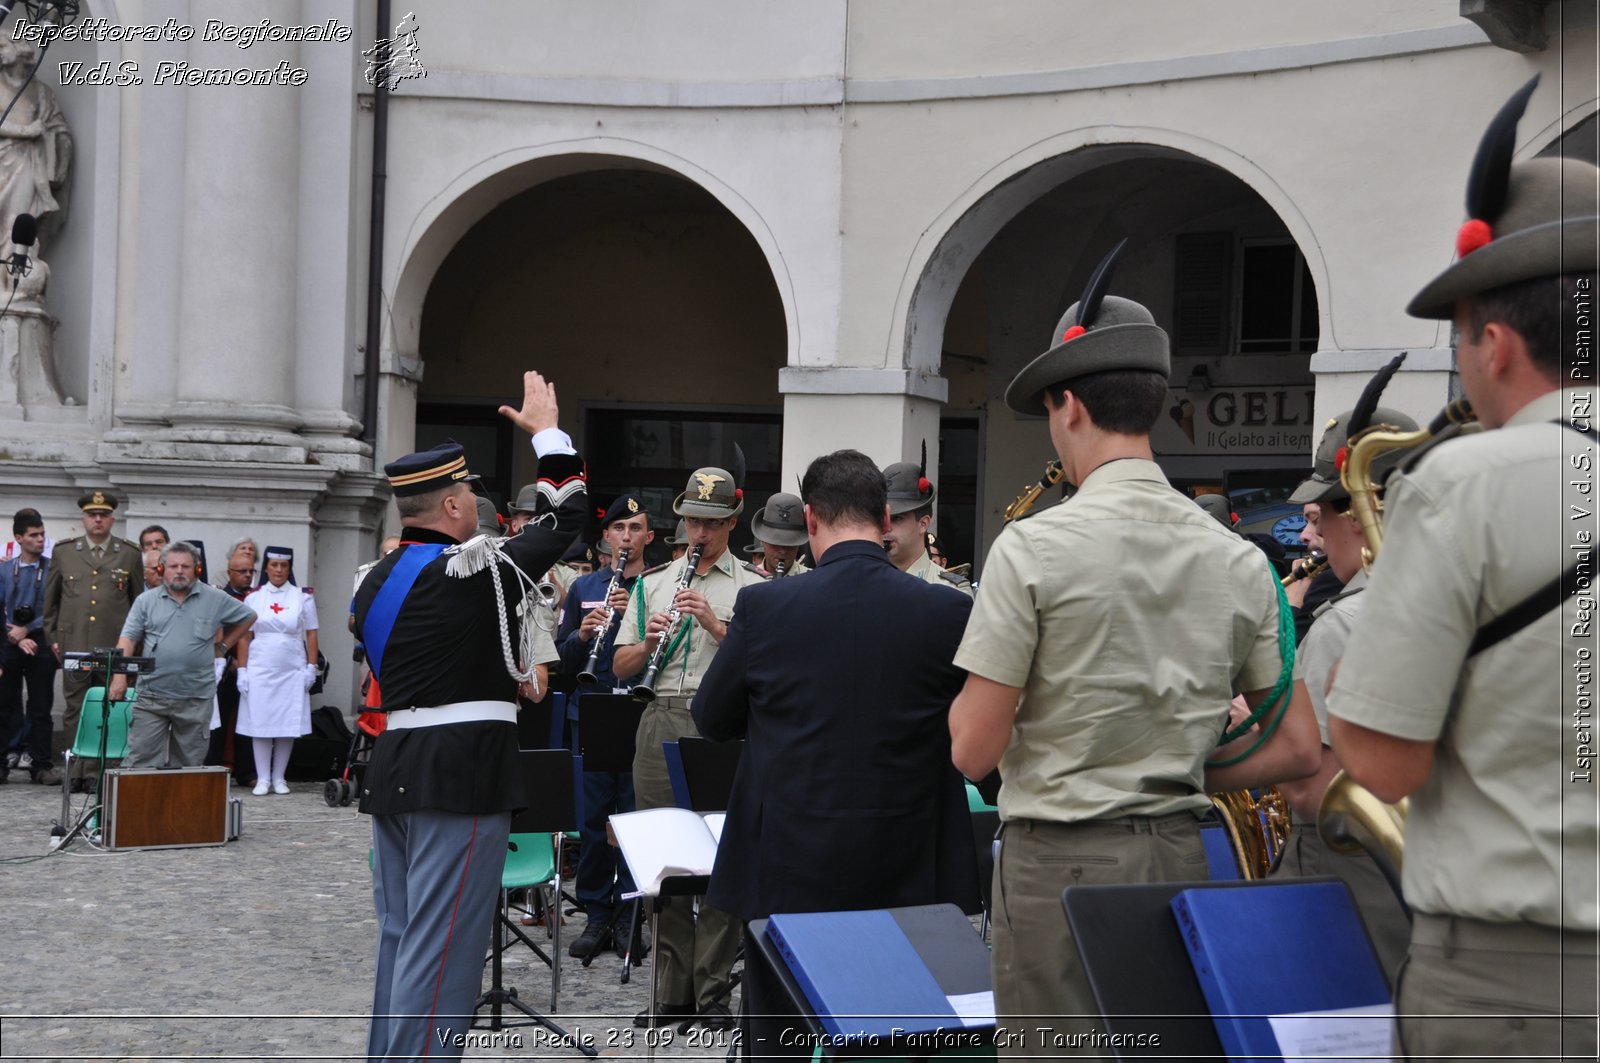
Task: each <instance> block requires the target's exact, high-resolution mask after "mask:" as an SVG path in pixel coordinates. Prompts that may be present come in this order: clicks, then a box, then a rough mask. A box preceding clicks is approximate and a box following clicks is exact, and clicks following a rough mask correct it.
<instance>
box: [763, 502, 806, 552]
mask: <svg viewBox="0 0 1600 1063" xmlns="http://www.w3.org/2000/svg"><path fill="white" fill-rule="evenodd" d="M750 534H751V535H754V536H755V537H756V538H757V539H759V540H760V541H761V542H764V543H771V544H772V545H773V546H804V545H805V544H806V542H807V540H809V539H810V538H811V537H810V536H809V535H808V534H807V533H806V507H805V503H804V502H801V501H800V496H799V495H791V494H785V493H784V492H782V491H780V492H778V493H777V494H775V495H773V496H772V497H771V498H769V499H767V504H766V505H764V506H762V507H761V508H760V509H758V510H756V515H755V516H753V517H751V518H750Z"/></svg>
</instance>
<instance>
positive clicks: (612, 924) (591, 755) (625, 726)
mask: <svg viewBox="0 0 1600 1063" xmlns="http://www.w3.org/2000/svg"><path fill="white" fill-rule="evenodd" d="M644 709H645V703H644V702H642V701H640V700H638V699H637V698H635V697H634V696H633V695H632V694H579V695H578V752H579V754H580V755H582V757H583V770H584V771H586V772H590V771H599V772H616V773H619V774H622V773H631V772H632V771H633V754H634V743H635V740H636V739H637V738H638V736H639V718H640V717H641V716H643V715H644ZM624 811H631V809H626V810H624ZM624 908H626V909H627V911H628V947H627V948H626V949H625V950H624V952H623V956H622V984H623V985H627V984H628V982H629V980H630V978H631V974H632V972H631V968H633V967H637V966H639V965H640V964H642V963H643V962H644V956H643V951H644V950H643V949H642V948H640V949H639V952H638V953H635V951H634V949H635V946H636V945H639V944H640V942H639V941H638V939H637V935H638V933H639V930H638V922H639V919H638V914H639V902H638V900H637V899H635V900H633V901H631V902H629V903H628V904H626V905H622V904H616V905H612V907H611V915H610V916H609V917H608V918H607V919H606V924H605V931H606V932H605V933H603V934H601V936H600V941H601V942H604V941H607V940H610V937H609V935H610V934H611V932H613V931H615V930H616V927H617V921H618V920H619V919H621V918H622V912H623V909H624ZM603 951H604V947H603V946H602V945H600V944H596V946H595V948H594V950H593V951H592V952H590V953H589V954H588V955H587V956H585V957H583V966H584V967H588V966H589V965H590V964H592V963H593V962H594V958H595V957H596V956H598V955H599V954H600V953H601V952H603Z"/></svg>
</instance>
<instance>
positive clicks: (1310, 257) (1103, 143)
mask: <svg viewBox="0 0 1600 1063" xmlns="http://www.w3.org/2000/svg"><path fill="white" fill-rule="evenodd" d="M1137 158H1179V159H1188V160H1190V161H1197V162H1202V163H1209V164H1210V165H1212V166H1215V167H1217V168H1219V169H1221V170H1222V171H1224V172H1225V173H1227V174H1229V175H1231V176H1233V177H1235V178H1237V179H1238V180H1240V181H1242V182H1243V183H1244V184H1245V185H1246V186H1248V187H1249V188H1250V189H1251V190H1252V191H1254V192H1255V193H1256V194H1257V195H1259V196H1260V197H1261V199H1262V200H1263V201H1264V202H1265V203H1266V204H1267V206H1268V207H1270V208H1271V209H1272V210H1273V211H1274V212H1275V213H1276V214H1277V216H1278V217H1279V219H1280V220H1281V221H1282V222H1283V224H1284V227H1285V228H1286V229H1287V230H1288V232H1289V235H1290V236H1291V237H1292V238H1293V240H1294V242H1295V243H1296V244H1297V245H1298V246H1299V248H1300V251H1301V254H1302V255H1303V256H1304V257H1305V260H1306V264H1307V267H1308V269H1309V270H1310V272H1311V276H1312V280H1313V283H1314V285H1315V287H1316V290H1317V297H1318V308H1319V313H1320V317H1321V322H1320V325H1321V330H1322V335H1323V336H1325V337H1328V338H1329V339H1330V340H1331V339H1332V321H1333V313H1332V304H1331V299H1330V296H1329V285H1328V270H1327V264H1326V262H1325V261H1324V258H1323V255H1322V252H1321V248H1320V246H1319V245H1318V243H1317V241H1316V237H1315V234H1314V233H1313V231H1312V229H1311V225H1310V223H1309V222H1308V221H1307V220H1306V218H1305V216H1304V214H1303V213H1302V212H1301V211H1300V209H1299V207H1298V206H1297V205H1296V204H1295V202H1294V200H1293V199H1292V198H1291V197H1290V196H1289V194H1288V192H1287V191H1285V190H1284V189H1283V188H1282V186H1280V185H1279V184H1278V183H1277V182H1276V181H1275V180H1274V179H1273V178H1272V177H1271V175H1269V174H1268V173H1266V172H1265V171H1264V170H1262V169H1261V168H1260V167H1258V166H1256V165H1255V164H1254V163H1253V162H1251V161H1250V160H1249V159H1247V158H1245V157H1244V156H1241V155H1239V154H1237V153H1236V152H1234V151H1232V150H1230V149H1228V148H1227V147H1225V146H1223V145H1221V144H1218V143H1216V142H1215V141H1212V140H1208V139H1206V138H1204V137H1199V136H1195V135H1193V134H1190V133H1184V132H1181V131H1178V130H1172V129H1162V128H1157V127H1138V126H1090V127H1084V128H1080V129H1074V130H1068V131H1066V132H1063V133H1059V134H1056V135H1054V136H1051V137H1046V138H1044V139H1042V140H1039V141H1037V142H1035V143H1033V144H1031V145H1029V146H1027V147H1026V148H1023V149H1021V150H1019V151H1017V152H1015V153H1014V154H1012V155H1011V156H1009V157H1008V158H1006V159H1004V160H1002V161H1001V162H999V163H997V164H996V165H995V166H994V167H992V168H991V169H990V170H989V171H988V172H987V173H985V174H984V175H983V176H982V177H980V178H979V179H978V180H976V181H974V182H973V183H972V185H971V186H969V187H968V188H967V189H966V190H965V192H963V193H962V195H961V196H959V197H958V198H957V199H956V200H954V201H953V202H952V203H950V204H949V205H948V206H947V207H946V208H945V209H944V210H943V211H941V212H940V214H939V215H938V216H937V217H936V218H934V219H933V220H932V221H931V222H930V223H929V224H928V226H927V228H926V229H924V230H923V233H922V235H921V237H920V238H919V239H918V241H917V244H916V246H915V248H914V249H913V251H912V254H911V257H910V259H909V260H908V261H907V263H906V269H905V271H904V274H903V275H902V280H901V285H900V289H899V291H898V293H897V294H896V297H895V305H894V311H893V313H894V318H893V321H892V322H891V326H890V332H889V347H888V350H887V351H886V352H885V364H887V365H891V366H892V365H901V366H904V367H906V368H910V369H915V370H920V371H924V372H935V373H936V372H938V370H939V363H940V353H941V351H940V343H941V339H942V336H943V332H944V322H945V318H946V316H947V315H948V313H949V310H950V305H951V302H952V300H953V299H954V296H955V293H956V290H957V288H958V287H959V286H960V284H961V281H962V278H963V277H965V275H966V273H967V270H968V269H969V268H970V267H971V265H972V264H973V262H974V261H975V260H976V258H977V256H978V254H979V253H980V252H981V251H982V250H983V249H984V247H986V246H987V245H988V243H989V242H990V240H992V239H993V238H994V236H995V235H996V234H997V233H998V232H999V231H1000V229H1001V228H1003V227H1004V226H1005V225H1006V223H1007V222H1009V221H1010V220H1011V219H1012V218H1014V217H1016V215H1017V214H1018V213H1020V212H1021V211H1022V210H1023V209H1024V208H1026V207H1027V206H1028V205H1029V204H1031V203H1033V202H1034V201H1035V200H1036V199H1038V198H1039V197H1040V196H1042V195H1043V194H1045V193H1046V192H1048V191H1049V190H1050V189H1052V188H1055V187H1057V186H1059V185H1061V184H1063V183H1065V182H1066V181H1069V180H1071V179H1072V178H1074V177H1076V176H1079V175H1081V174H1084V173H1088V172H1089V171H1091V170H1094V169H1097V168H1098V167H1100V166H1103V165H1105V164H1107V163H1109V162H1114V161H1119V160H1128V159H1137Z"/></svg>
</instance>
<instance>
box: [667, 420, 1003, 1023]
mask: <svg viewBox="0 0 1600 1063" xmlns="http://www.w3.org/2000/svg"><path fill="white" fill-rule="evenodd" d="M801 497H802V498H804V500H805V519H806V527H807V531H808V533H809V536H810V540H811V546H812V549H813V551H814V552H815V556H816V557H817V567H816V569H815V570H814V571H813V572H812V573H811V574H810V575H808V576H807V577H806V578H805V579H792V580H777V581H774V582H771V583H762V584H756V585H754V586H750V587H746V588H745V589H744V590H742V591H740V592H739V599H738V604H737V605H736V606H735V608H734V613H733V621H732V623H731V624H730V626H729V629H728V635H727V637H726V638H725V639H723V642H722V647H721V650H720V651H719V652H718V653H717V656H716V658H715V659H714V660H713V661H712V662H711V667H710V669H709V670H708V671H707V672H706V676H705V679H704V680H703V681H702V682H701V685H700V691H699V693H698V694H697V695H696V696H695V699H694V704H693V706H692V711H693V714H694V720H695V725H696V726H697V727H698V728H699V730H700V733H701V734H702V735H704V736H705V737H707V738H711V739H714V740H719V741H723V740H728V739H734V738H744V739H745V740H746V746H745V752H744V756H743V758H742V759H741V760H740V763H739V770H738V774H737V775H736V776H735V779H734V784H733V794H732V796H731V798H730V800H729V807H728V818H727V821H726V824H725V825H724V828H723V833H722V842H721V845H720V846H719V847H718V850H717V862H716V866H715V870H714V871H713V873H712V876H711V887H710V891H709V892H708V893H707V900H708V902H709V903H710V904H712V905H713V906H714V907H717V908H719V909H723V910H725V911H727V912H729V913H730V914H732V915H733V916H735V917H736V918H738V919H739V920H741V921H746V922H748V921H749V920H751V919H758V918H764V917H766V916H768V915H771V914H772V913H774V912H813V911H841V910H858V909H870V908H887V907H896V906H901V905H913V904H934V903H939V902H951V903H955V904H958V905H960V906H961V907H962V908H963V910H965V911H968V912H975V911H978V910H979V907H980V903H981V902H980V899H979V892H978V870H977V854H976V852H975V850H974V847H973V844H972V829H971V825H970V818H969V813H968V811H967V803H966V796H965V792H964V788H963V786H962V782H961V777H960V776H959V775H958V774H957V773H956V770H955V768H954V767H953V766H952V764H951V763H950V734H949V731H948V729H947V727H946V716H947V713H948V712H949V708H950V702H951V701H952V700H953V699H954V698H955V696H956V694H958V693H959V692H960V690H961V685H962V682H963V681H964V679H965V673H964V672H962V670H961V669H959V668H957V667H956V666H955V665H954V664H952V663H951V661H952V658H953V657H954V656H955V650H956V647H957V645H958V644H959V643H960V641H961V633H962V631H963V629H964V628H965V626H966V621H967V614H968V613H969V612H970V611H971V608H972V600H971V599H970V598H968V597H967V596H966V595H962V594H951V593H950V592H949V590H948V589H946V588H942V587H936V586H933V585H930V584H928V583H926V582H924V581H922V580H920V579H917V578H915V577H913V576H909V575H907V574H905V573H903V572H901V571H900V570H899V569H898V568H896V567H895V565H894V563H893V562H892V561H891V560H890V559H889V556H888V555H887V554H886V553H885V552H884V549H883V545H882V544H883V537H884V533H885V531H886V530H887V527H888V522H889V509H888V499H887V495H886V486H885V481H884V477H883V474H882V473H881V472H880V471H879V470H878V468H877V467H876V466H875V465H874V464H873V462H872V460H871V459H870V458H868V457H867V456H866V455H864V454H861V453H859V452H857V451H853V450H841V451H838V452H836V453H833V454H828V455H825V456H823V457H820V458H818V459H816V460H815V461H813V462H812V463H811V466H810V468H808V469H807V470H806V474H805V477H804V480H803V482H802V484H801ZM886 616H887V617H894V618H895V627H894V636H893V637H892V638H886V637H884V634H883V632H884V618H885V617H886ZM795 646H804V647H806V649H807V652H806V654H805V655H804V656H803V657H797V656H796V655H795V654H794V653H793V648H794V647H795ZM746 933H747V934H748V933H749V931H748V930H746ZM759 955H760V954H759V952H758V951H757V950H756V949H755V948H753V947H752V946H751V944H750V943H749V942H747V943H746V948H745V964H746V968H745V980H744V982H743V990H744V1004H745V1013H746V1015H747V1016H754V1017H756V1018H754V1019H753V1020H750V1021H751V1023H752V1024H751V1025H750V1026H749V1027H748V1028H747V1029H746V1031H745V1045H746V1046H747V1049H748V1050H749V1051H752V1052H754V1053H755V1054H757V1055H768V1054H774V1053H778V1052H781V1051H783V1050H785V1048H786V1047H788V1046H785V1045H784V1044H782V1041H790V1042H792V1041H794V1040H795V1038H794V1037H793V1036H790V1037H788V1038H780V1036H779V1035H780V1034H781V1033H782V1031H783V1030H784V1029H785V1028H786V1027H794V1026H796V1025H797V1024H796V1023H795V1022H793V1021H785V1020H784V1019H783V1018H781V1017H779V1018H772V1016H774V1015H779V1016H781V1015H782V1014H783V1013H786V1012H788V1011H790V1005H789V1003H788V999H787V997H786V995H785V994H784V993H783V991H782V990H781V989H780V988H778V987H777V984H776V982H774V981H773V976H772V974H771V972H769V971H767V970H766V969H765V968H764V966H763V965H762V964H761V963H760V961H759V959H758V957H759ZM803 1051H804V1052H805V1053H806V1054H809V1051H810V1046H809V1045H807V1046H805V1047H804V1049H803Z"/></svg>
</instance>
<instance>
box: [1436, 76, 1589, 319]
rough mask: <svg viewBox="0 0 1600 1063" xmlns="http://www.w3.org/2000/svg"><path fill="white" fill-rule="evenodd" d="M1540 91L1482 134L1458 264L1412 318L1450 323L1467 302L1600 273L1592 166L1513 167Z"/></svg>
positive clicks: (1525, 91)
mask: <svg viewBox="0 0 1600 1063" xmlns="http://www.w3.org/2000/svg"><path fill="white" fill-rule="evenodd" d="M1538 84H1539V78H1538V76H1537V75H1535V76H1534V78H1533V80H1531V81H1529V82H1528V83H1527V84H1526V85H1524V86H1522V88H1520V89H1518V90H1517V92H1516V93H1515V94H1514V95H1513V96H1512V97H1511V98H1510V99H1509V100H1507V101H1506V103H1505V105H1504V106H1503V107H1501V108H1500V111H1499V113H1498V114H1496V115H1495V116H1494V120H1493V121H1491V122H1490V123H1489V128H1488V129H1487V130H1485V131H1484V134H1483V139H1482V140H1481V141H1480V142H1479V144H1478V153H1477V155H1476V157H1474V159H1473V160H1472V172H1471V174H1470V175H1469V176H1468V178H1467V220H1466V221H1465V222H1464V223H1462V225H1461V228H1460V229H1459V230H1458V231H1457V233H1456V256H1457V257H1456V260H1455V262H1454V263H1452V264H1451V265H1450V268H1449V269H1446V270H1445V271H1444V272H1443V273H1441V274H1439V275H1438V276H1437V277H1435V278H1434V279H1433V280H1431V281H1429V282H1428V283H1427V285H1426V286H1424V287H1423V289H1422V291H1420V292H1418V293H1417V294H1416V296H1415V297H1414V298H1413V299H1412V300H1411V303H1410V305H1409V306H1407V307H1406V313H1408V314H1410V315H1412V316H1413V317H1422V318H1433V319H1437V320H1443V321H1448V320H1450V319H1451V318H1453V317H1454V316H1455V309H1456V301H1457V300H1458V299H1461V298H1463V297H1465V296H1469V295H1475V294H1477V293H1478V292H1483V291H1488V290H1489V289H1491V288H1498V287H1500V286H1502V285H1506V284H1514V283H1516V282H1517V281H1526V280H1533V279H1534V278H1536V277H1554V276H1557V275H1559V274H1562V273H1585V272H1589V271H1592V270H1594V269H1596V268H1597V267H1600V252H1597V250H1596V248H1597V245H1600V195H1597V192H1596V170H1595V167H1594V165H1593V164H1592V163H1589V162H1585V161H1583V160H1581V159H1565V158H1536V159H1529V160H1527V161H1526V162H1519V163H1513V162H1512V161H1511V156H1512V154H1513V153H1514V152H1515V149H1516V143H1517V122H1518V121H1520V120H1521V118H1522V113H1523V111H1524V110H1526V108H1527V106H1528V100H1529V98H1531V97H1532V96H1533V90H1534V89H1535V88H1537V87H1538Z"/></svg>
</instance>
